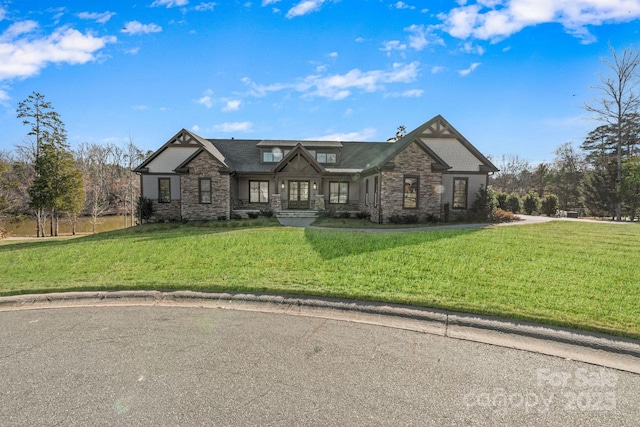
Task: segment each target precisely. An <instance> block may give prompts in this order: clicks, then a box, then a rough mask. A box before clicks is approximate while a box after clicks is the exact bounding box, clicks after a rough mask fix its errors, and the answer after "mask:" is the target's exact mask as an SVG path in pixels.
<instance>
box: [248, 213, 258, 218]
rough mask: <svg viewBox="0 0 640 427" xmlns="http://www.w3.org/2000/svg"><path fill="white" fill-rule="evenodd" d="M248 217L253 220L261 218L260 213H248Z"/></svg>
mask: <svg viewBox="0 0 640 427" xmlns="http://www.w3.org/2000/svg"><path fill="white" fill-rule="evenodd" d="M247 216H248V217H249V218H251V219H256V218H258V217H259V216H260V214H259V213H258V212H247Z"/></svg>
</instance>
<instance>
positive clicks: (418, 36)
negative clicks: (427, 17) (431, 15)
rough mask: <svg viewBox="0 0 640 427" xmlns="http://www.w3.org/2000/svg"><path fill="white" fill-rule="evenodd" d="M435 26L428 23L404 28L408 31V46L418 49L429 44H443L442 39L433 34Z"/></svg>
mask: <svg viewBox="0 0 640 427" xmlns="http://www.w3.org/2000/svg"><path fill="white" fill-rule="evenodd" d="M436 28H437V27H436V26H433V25H429V26H427V27H425V26H424V25H415V24H414V25H411V26H409V27H407V28H405V29H404V30H405V31H407V32H409V33H410V35H409V46H411V47H412V48H413V49H415V50H417V51H420V50H422V49H424V48H425V47H427V46H429V45H441V46H444V40H442V38H440V37H439V36H437V35H436V34H435V31H434V30H435V29H436Z"/></svg>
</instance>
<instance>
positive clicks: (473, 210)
mask: <svg viewBox="0 0 640 427" xmlns="http://www.w3.org/2000/svg"><path fill="white" fill-rule="evenodd" d="M493 206H494V202H493V194H492V192H491V189H486V188H484V186H483V185H481V186H480V189H478V192H477V193H476V198H475V200H474V201H473V203H472V204H471V207H470V208H469V211H468V212H467V219H469V220H470V221H488V220H489V219H490V216H491V211H492V210H493Z"/></svg>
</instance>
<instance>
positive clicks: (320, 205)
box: [314, 194, 325, 211]
mask: <svg viewBox="0 0 640 427" xmlns="http://www.w3.org/2000/svg"><path fill="white" fill-rule="evenodd" d="M314 207H315V210H317V211H323V210H325V207H324V194H316V203H315V205H314Z"/></svg>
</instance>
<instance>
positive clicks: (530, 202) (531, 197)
mask: <svg viewBox="0 0 640 427" xmlns="http://www.w3.org/2000/svg"><path fill="white" fill-rule="evenodd" d="M522 207H523V208H524V211H525V213H526V214H527V215H532V214H533V213H534V212H538V209H539V208H540V198H539V197H538V193H536V192H535V191H530V192H529V193H528V194H527V195H526V196H524V199H523V200H522Z"/></svg>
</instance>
